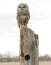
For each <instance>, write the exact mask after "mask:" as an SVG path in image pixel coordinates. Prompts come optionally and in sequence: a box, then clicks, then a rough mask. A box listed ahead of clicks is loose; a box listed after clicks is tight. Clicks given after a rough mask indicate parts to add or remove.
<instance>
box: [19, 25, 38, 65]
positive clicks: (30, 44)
mask: <svg viewBox="0 0 51 65" xmlns="http://www.w3.org/2000/svg"><path fill="white" fill-rule="evenodd" d="M20 64H21V65H39V63H38V35H37V34H35V33H34V32H33V31H32V30H31V29H30V28H28V27H26V26H24V25H20Z"/></svg>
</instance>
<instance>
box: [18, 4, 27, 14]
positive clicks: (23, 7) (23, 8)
mask: <svg viewBox="0 0 51 65" xmlns="http://www.w3.org/2000/svg"><path fill="white" fill-rule="evenodd" d="M17 12H18V13H22V14H23V13H24V14H25V13H28V5H27V4H19V5H18V8H17Z"/></svg>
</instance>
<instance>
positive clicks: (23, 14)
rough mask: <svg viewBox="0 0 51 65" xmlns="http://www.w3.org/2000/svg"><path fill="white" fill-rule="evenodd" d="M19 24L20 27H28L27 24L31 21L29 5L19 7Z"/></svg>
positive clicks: (22, 4)
mask: <svg viewBox="0 0 51 65" xmlns="http://www.w3.org/2000/svg"><path fill="white" fill-rule="evenodd" d="M16 18H17V23H18V26H19V27H20V25H25V26H27V23H28V21H29V19H30V13H29V8H28V5H27V4H24V3H21V4H19V5H18V7H17V17H16Z"/></svg>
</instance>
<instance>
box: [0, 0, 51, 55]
mask: <svg viewBox="0 0 51 65" xmlns="http://www.w3.org/2000/svg"><path fill="white" fill-rule="evenodd" d="M20 3H26V4H27V5H28V6H29V11H30V20H29V23H28V27H29V28H31V29H32V30H33V31H34V32H35V33H37V34H38V35H39V55H40V56H41V55H45V54H49V55H50V56H51V29H50V28H51V0H0V53H2V54H5V53H6V52H11V54H14V55H19V49H20V47H19V46H20V41H19V40H20V30H19V27H18V25H17V20H16V13H17V6H18V5H19V4H20Z"/></svg>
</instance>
